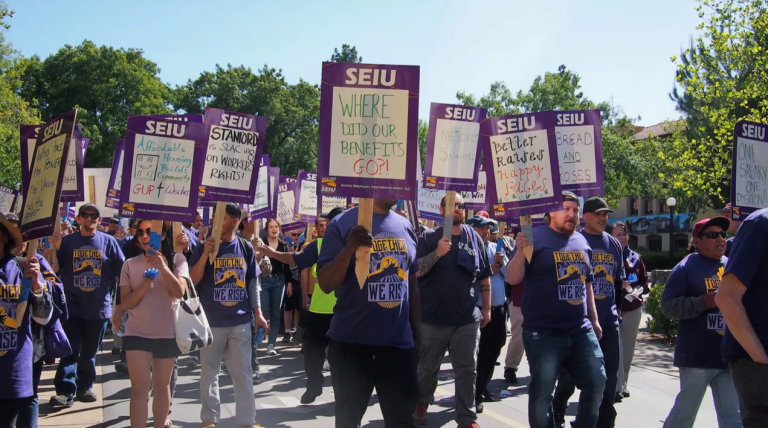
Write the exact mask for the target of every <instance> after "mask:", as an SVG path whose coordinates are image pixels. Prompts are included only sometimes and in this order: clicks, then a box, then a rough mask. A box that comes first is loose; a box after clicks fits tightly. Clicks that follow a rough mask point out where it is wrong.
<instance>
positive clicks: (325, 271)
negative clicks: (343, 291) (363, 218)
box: [317, 226, 373, 293]
mask: <svg viewBox="0 0 768 428" xmlns="http://www.w3.org/2000/svg"><path fill="white" fill-rule="evenodd" d="M337 230H338V229H337ZM328 235H329V234H328V231H326V236H325V239H324V241H323V253H325V251H331V249H334V248H338V246H339V244H340V242H334V240H338V241H341V240H340V239H339V237H338V236H337V234H334V233H332V234H331V236H328ZM372 246H373V236H371V234H370V233H369V232H368V230H366V229H365V228H364V227H363V226H355V227H353V228H352V229H350V231H349V234H348V235H347V243H346V245H344V247H343V248H342V250H341V251H340V252H339V254H338V255H337V256H336V257H335V258H334V259H333V260H332V261H331V262H330V263H327V264H325V265H324V266H323V267H321V268H320V269H318V271H317V282H318V285H320V289H321V290H323V292H325V293H331V292H332V291H334V290H336V289H337V288H339V287H340V286H341V284H342V283H344V278H345V277H346V276H347V269H348V268H349V263H350V261H352V260H354V259H355V253H356V252H357V249H358V248H359V247H368V248H370V247H372ZM323 253H321V257H322V254H323Z"/></svg>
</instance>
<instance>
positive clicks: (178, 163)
mask: <svg viewBox="0 0 768 428" xmlns="http://www.w3.org/2000/svg"><path fill="white" fill-rule="evenodd" d="M207 137H208V135H207V132H206V127H205V125H204V124H201V123H194V122H191V121H190V122H184V123H182V122H181V121H176V120H164V119H159V118H156V117H151V116H132V117H130V118H128V132H127V135H126V140H125V146H124V153H123V156H124V161H123V173H122V177H123V178H122V183H125V186H126V187H125V189H126V190H122V191H121V192H120V216H121V217H139V218H149V219H153V220H169V221H183V222H190V223H191V222H193V221H194V220H195V213H196V212H197V201H198V192H197V190H198V187H199V186H200V180H201V178H202V173H203V160H204V156H205V143H206V141H207ZM121 187H122V184H121Z"/></svg>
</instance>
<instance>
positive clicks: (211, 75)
mask: <svg viewBox="0 0 768 428" xmlns="http://www.w3.org/2000/svg"><path fill="white" fill-rule="evenodd" d="M174 92H175V97H174V98H175V101H174V103H173V107H174V108H175V109H176V110H177V111H182V112H186V113H190V114H199V113H203V112H205V109H206V107H214V108H220V109H225V110H231V111H239V112H243V113H250V114H256V115H258V116H265V117H267V118H269V122H268V125H267V140H266V147H265V153H268V154H269V155H270V163H271V164H272V165H279V166H280V174H282V175H296V173H297V171H298V170H299V169H303V170H309V171H314V170H315V169H316V168H317V135H318V134H317V130H318V122H319V116H320V90H319V88H318V87H317V86H315V85H311V84H309V83H307V82H305V81H303V80H300V81H299V82H298V83H296V84H290V83H288V82H287V81H286V80H285V77H283V74H282V71H281V70H275V69H274V68H269V67H267V66H266V65H265V66H264V67H263V68H262V69H260V70H258V72H257V73H254V72H253V71H252V70H251V69H250V68H247V67H244V66H238V67H233V66H231V65H227V67H226V68H224V67H221V66H219V65H217V66H216V70H214V71H213V72H210V71H206V72H203V73H201V74H200V76H199V77H198V78H196V79H195V80H189V81H188V82H187V83H186V84H185V85H182V86H179V87H177V88H176V89H175V91H174Z"/></svg>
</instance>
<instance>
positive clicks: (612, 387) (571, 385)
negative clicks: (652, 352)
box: [552, 325, 620, 428]
mask: <svg viewBox="0 0 768 428" xmlns="http://www.w3.org/2000/svg"><path fill="white" fill-rule="evenodd" d="M619 340H620V338H619V328H618V327H617V326H615V325H609V326H604V327H603V338H602V339H600V349H602V351H603V362H604V364H605V375H606V377H607V379H606V381H605V389H604V390H603V401H602V402H601V403H600V413H599V414H598V416H597V425H595V427H596V428H612V427H614V426H615V423H616V409H615V408H614V406H613V405H614V403H615V400H616V383H617V382H618V374H619V362H620V350H619ZM576 386H577V385H576V381H575V380H574V379H573V377H572V376H571V375H570V374H569V373H568V371H566V370H565V369H562V370H561V371H560V377H559V378H558V379H557V388H556V389H555V398H554V400H553V401H552V407H553V409H554V415H555V421H563V420H564V418H565V412H566V410H567V409H568V399H570V398H571V395H573V392H574V391H575V390H576Z"/></svg>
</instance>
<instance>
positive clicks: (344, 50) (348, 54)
mask: <svg viewBox="0 0 768 428" xmlns="http://www.w3.org/2000/svg"><path fill="white" fill-rule="evenodd" d="M331 62H357V63H360V62H363V57H362V56H358V54H357V48H356V47H355V46H349V45H348V44H346V43H344V44H343V45H341V52H339V49H338V48H334V49H333V55H331Z"/></svg>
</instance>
